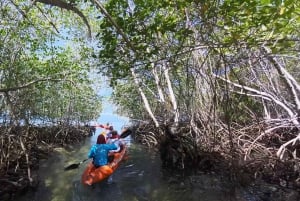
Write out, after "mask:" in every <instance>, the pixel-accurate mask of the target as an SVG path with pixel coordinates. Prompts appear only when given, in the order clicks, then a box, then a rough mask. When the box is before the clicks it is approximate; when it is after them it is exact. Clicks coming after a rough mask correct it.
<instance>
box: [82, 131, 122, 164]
mask: <svg viewBox="0 0 300 201" xmlns="http://www.w3.org/2000/svg"><path fill="white" fill-rule="evenodd" d="M116 149H118V147H117V145H115V144H106V140H105V137H104V135H102V134H100V135H99V136H98V138H97V144H95V145H93V146H92V147H91V149H90V152H89V154H88V157H89V158H93V164H94V166H95V167H96V168H98V167H100V166H103V165H107V163H108V153H109V151H110V150H116Z"/></svg>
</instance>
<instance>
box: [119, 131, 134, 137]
mask: <svg viewBox="0 0 300 201" xmlns="http://www.w3.org/2000/svg"><path fill="white" fill-rule="evenodd" d="M131 133H132V131H131V130H130V129H126V130H124V131H123V132H122V133H121V135H120V138H126V137H127V136H129V135H130V134H131Z"/></svg>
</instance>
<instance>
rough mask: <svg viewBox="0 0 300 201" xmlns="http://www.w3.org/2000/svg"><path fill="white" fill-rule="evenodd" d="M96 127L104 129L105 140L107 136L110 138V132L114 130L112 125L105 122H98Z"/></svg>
mask: <svg viewBox="0 0 300 201" xmlns="http://www.w3.org/2000/svg"><path fill="white" fill-rule="evenodd" d="M98 127H100V128H104V129H105V131H106V140H108V138H111V132H112V131H113V130H114V127H113V126H112V125H109V123H106V125H103V124H100V125H99V126H98Z"/></svg>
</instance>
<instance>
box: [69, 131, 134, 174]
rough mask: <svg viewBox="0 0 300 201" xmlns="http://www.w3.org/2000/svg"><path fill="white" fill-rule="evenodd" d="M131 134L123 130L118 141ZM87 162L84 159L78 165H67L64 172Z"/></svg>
mask: <svg viewBox="0 0 300 201" xmlns="http://www.w3.org/2000/svg"><path fill="white" fill-rule="evenodd" d="M131 133H132V131H131V130H130V129H126V130H124V131H123V132H122V133H121V135H120V139H122V138H126V137H127V136H129V135H130V134H131ZM87 160H89V158H86V159H84V160H82V161H81V162H79V163H73V164H71V165H68V166H67V167H65V168H64V170H65V171H66V170H73V169H77V168H78V167H79V165H81V164H82V163H84V162H85V161H87Z"/></svg>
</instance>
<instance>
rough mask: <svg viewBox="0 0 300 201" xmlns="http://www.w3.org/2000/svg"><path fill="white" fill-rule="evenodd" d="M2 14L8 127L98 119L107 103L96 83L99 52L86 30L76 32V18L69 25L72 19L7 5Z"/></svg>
mask: <svg viewBox="0 0 300 201" xmlns="http://www.w3.org/2000/svg"><path fill="white" fill-rule="evenodd" d="M0 9H1V20H0V21H1V23H0V24H1V25H0V27H1V29H0V38H1V40H0V41H1V42H0V46H1V48H0V51H1V54H0V56H1V58H0V61H1V63H0V71H1V87H0V91H1V110H0V112H1V116H2V121H4V123H15V124H20V123H22V122H25V123H27V124H28V123H35V124H36V123H42V122H48V123H51V122H53V123H55V122H58V121H62V122H66V123H75V122H88V121H90V120H93V119H96V118H97V117H98V115H99V112H100V110H101V99H100V97H99V95H97V91H96V87H97V85H99V82H95V81H92V80H91V70H92V67H93V66H92V65H93V64H94V62H93V58H92V55H93V48H92V46H91V45H89V43H87V42H88V41H87V39H86V34H85V33H84V32H85V31H86V30H85V29H83V28H81V29H79V27H78V28H76V27H74V24H75V23H74V21H72V19H71V18H72V15H70V14H69V17H68V18H66V19H68V20H66V19H65V17H64V16H66V13H63V12H61V11H60V10H59V9H57V8H51V7H49V6H45V5H43V4H35V5H32V4H31V3H30V1H29V2H27V1H1V4H0ZM78 21H80V19H78ZM61 23H63V24H62V25H60V24H61ZM71 31H72V32H71ZM80 33H81V34H82V36H80V35H78V34H80Z"/></svg>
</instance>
